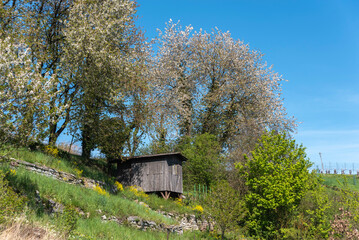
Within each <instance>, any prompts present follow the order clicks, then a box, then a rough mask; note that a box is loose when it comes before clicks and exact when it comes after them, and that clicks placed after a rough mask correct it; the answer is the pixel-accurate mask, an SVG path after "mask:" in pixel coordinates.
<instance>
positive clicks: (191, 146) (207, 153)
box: [179, 133, 224, 187]
mask: <svg viewBox="0 0 359 240" xmlns="http://www.w3.org/2000/svg"><path fill="white" fill-rule="evenodd" d="M179 149H180V151H181V152H182V154H183V155H184V156H186V158H187V159H188V161H186V162H185V164H184V166H183V181H184V185H185V186H187V187H192V186H193V184H204V185H207V186H210V185H211V184H212V183H214V182H215V181H217V180H218V179H220V178H221V177H222V175H223V173H224V166H223V164H222V162H223V157H222V156H221V146H220V144H219V142H218V141H217V139H216V137H215V136H214V135H211V134H208V133H205V134H201V135H196V136H195V137H192V138H190V137H186V138H184V139H183V140H182V143H181V144H180V145H179Z"/></svg>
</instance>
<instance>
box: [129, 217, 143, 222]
mask: <svg viewBox="0 0 359 240" xmlns="http://www.w3.org/2000/svg"><path fill="white" fill-rule="evenodd" d="M127 221H128V222H129V223H133V222H134V223H136V222H139V221H141V219H140V218H139V217H137V216H129V217H128V218H127Z"/></svg>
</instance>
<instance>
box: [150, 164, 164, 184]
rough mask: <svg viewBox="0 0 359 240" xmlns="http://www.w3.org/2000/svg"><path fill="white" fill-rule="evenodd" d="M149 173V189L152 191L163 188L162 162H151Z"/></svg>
mask: <svg viewBox="0 0 359 240" xmlns="http://www.w3.org/2000/svg"><path fill="white" fill-rule="evenodd" d="M150 166H151V167H150V171H149V174H150V175H152V176H151V178H150V179H151V180H150V182H151V189H153V191H163V189H164V178H163V175H164V164H163V162H152V163H151V164H150Z"/></svg>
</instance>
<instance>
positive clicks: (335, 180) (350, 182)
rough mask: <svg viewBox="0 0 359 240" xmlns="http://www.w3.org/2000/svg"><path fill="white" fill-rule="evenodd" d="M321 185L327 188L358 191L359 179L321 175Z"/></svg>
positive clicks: (336, 175) (346, 176)
mask: <svg viewBox="0 0 359 240" xmlns="http://www.w3.org/2000/svg"><path fill="white" fill-rule="evenodd" d="M321 177H322V179H323V184H324V185H326V186H329V187H336V188H339V189H341V188H345V187H347V188H348V189H350V190H353V191H359V178H357V176H356V175H339V174H322V175H321Z"/></svg>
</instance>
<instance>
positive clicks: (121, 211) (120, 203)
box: [5, 168, 176, 224]
mask: <svg viewBox="0 0 359 240" xmlns="http://www.w3.org/2000/svg"><path fill="white" fill-rule="evenodd" d="M5 171H6V170H5ZM9 181H10V183H11V185H12V186H13V187H14V188H15V189H18V190H19V191H21V192H22V193H24V194H26V195H27V196H28V198H29V200H30V207H32V208H33V209H37V208H38V207H37V206H36V203H35V202H34V201H35V191H36V190H38V191H39V193H40V196H41V198H43V199H53V200H55V201H56V202H59V203H61V204H63V205H72V206H75V207H78V208H80V209H81V210H82V211H84V212H85V213H87V212H89V213H90V216H94V217H99V216H101V215H103V214H105V215H106V216H117V217H127V216H139V217H140V218H143V219H146V220H151V221H155V222H157V223H165V224H175V223H176V222H175V221H174V220H172V219H169V218H166V217H164V216H162V215H161V214H159V213H157V212H156V211H153V210H151V209H149V208H147V207H144V206H142V205H139V204H137V203H136V202H134V201H133V200H131V199H127V198H124V197H123V196H122V195H121V194H119V195H111V194H109V195H108V196H104V195H101V194H99V193H98V192H96V191H94V190H91V189H87V188H84V187H81V186H77V185H71V184H67V183H64V182H60V181H57V180H55V179H52V178H49V177H46V176H43V175H40V174H36V173H32V172H29V171H27V170H25V169H21V168H20V169H17V172H16V175H15V176H9ZM99 209H100V210H101V212H102V213H99V212H98V210H99Z"/></svg>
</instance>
